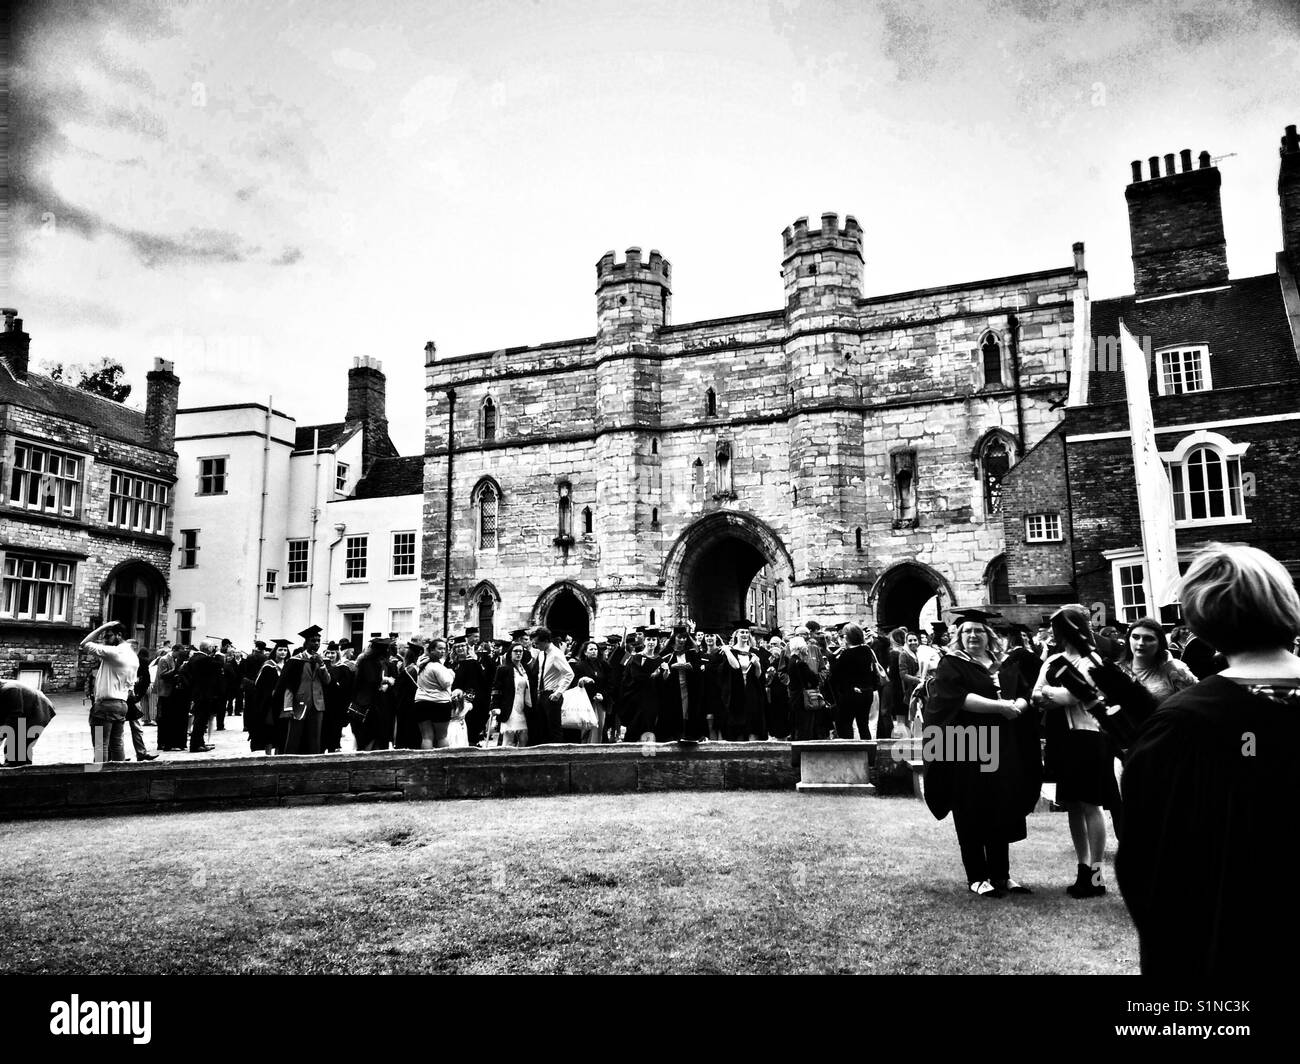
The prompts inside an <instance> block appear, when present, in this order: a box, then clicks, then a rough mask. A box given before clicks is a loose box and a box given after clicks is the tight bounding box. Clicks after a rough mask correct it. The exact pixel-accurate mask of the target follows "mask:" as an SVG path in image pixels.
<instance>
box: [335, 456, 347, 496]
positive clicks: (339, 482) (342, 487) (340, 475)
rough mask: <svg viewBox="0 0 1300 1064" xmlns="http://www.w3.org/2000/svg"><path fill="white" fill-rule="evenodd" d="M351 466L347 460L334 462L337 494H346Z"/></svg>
mask: <svg viewBox="0 0 1300 1064" xmlns="http://www.w3.org/2000/svg"><path fill="white" fill-rule="evenodd" d="M350 471H351V466H349V465H348V464H347V462H335V463H334V493H335V494H336V495H346V494H347V490H348V473H349V472H350Z"/></svg>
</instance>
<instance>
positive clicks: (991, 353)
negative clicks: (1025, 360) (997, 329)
mask: <svg viewBox="0 0 1300 1064" xmlns="http://www.w3.org/2000/svg"><path fill="white" fill-rule="evenodd" d="M980 367H981V369H982V370H983V372H984V387H986V388H989V387H993V386H994V385H1000V384H1001V383H1002V344H1001V343H999V342H998V338H997V334H996V333H994V332H993V331H992V330H990V331H989V332H986V333H985V334H984V336H983V337H982V338H981V339H980Z"/></svg>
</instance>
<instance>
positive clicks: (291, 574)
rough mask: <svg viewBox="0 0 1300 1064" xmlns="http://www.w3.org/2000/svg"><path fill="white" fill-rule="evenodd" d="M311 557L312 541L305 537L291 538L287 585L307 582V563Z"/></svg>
mask: <svg viewBox="0 0 1300 1064" xmlns="http://www.w3.org/2000/svg"><path fill="white" fill-rule="evenodd" d="M310 557H311V543H310V542H309V541H308V540H305V539H291V540H289V557H288V570H289V571H288V575H287V578H286V579H285V585H286V586H292V585H294V584H305V583H306V582H307V563H308V560H309V558H310Z"/></svg>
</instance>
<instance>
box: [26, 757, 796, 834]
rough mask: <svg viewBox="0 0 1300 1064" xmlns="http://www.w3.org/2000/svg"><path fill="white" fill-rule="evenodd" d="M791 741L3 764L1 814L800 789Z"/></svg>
mask: <svg viewBox="0 0 1300 1064" xmlns="http://www.w3.org/2000/svg"><path fill="white" fill-rule="evenodd" d="M797 775H798V774H797V772H796V770H795V769H794V767H793V766H792V765H791V757H790V747H789V745H788V744H785V743H705V744H703V745H701V746H693V747H692V746H686V747H683V746H644V747H643V746H640V745H621V746H541V747H533V748H529V749H525V750H455V751H452V750H429V751H413V750H387V751H377V752H372V753H364V754H327V755H322V756H319V757H255V758H248V757H242V758H237V759H231V760H228V761H203V762H184V761H154V762H144V763H139V762H133V761H129V762H120V763H117V764H110V765H102V766H90V765H55V766H51V767H49V768H18V769H0V819H14V818H22V817H40V816H84V815H87V814H95V813H114V814H115V813H127V812H140V811H153V810H177V809H202V808H213V807H224V806H238V805H284V806H293V805H328V804H333V803H339V802H378V801H405V800H407V799H436V798H513V797H523V796H525V795H548V794H602V793H613V792H620V791H672V790H792V789H793V788H794V784H795V780H796V779H797Z"/></svg>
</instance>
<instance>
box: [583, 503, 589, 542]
mask: <svg viewBox="0 0 1300 1064" xmlns="http://www.w3.org/2000/svg"><path fill="white" fill-rule="evenodd" d="M582 534H583V535H584V536H589V535H591V507H590V506H584V507H583V508H582Z"/></svg>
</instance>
